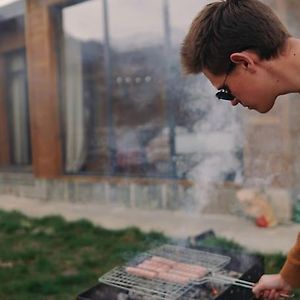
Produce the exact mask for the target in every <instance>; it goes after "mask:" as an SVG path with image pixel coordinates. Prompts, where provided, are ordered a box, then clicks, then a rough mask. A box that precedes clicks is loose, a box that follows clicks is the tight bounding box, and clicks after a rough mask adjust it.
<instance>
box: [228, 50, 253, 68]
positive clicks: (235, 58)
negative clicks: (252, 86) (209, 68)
mask: <svg viewBox="0 0 300 300" xmlns="http://www.w3.org/2000/svg"><path fill="white" fill-rule="evenodd" d="M256 59H257V57H256V55H255V54H254V53H252V52H249V51H243V52H235V53H232V54H231V55H230V60H231V61H232V62H233V63H235V64H236V65H240V66H241V67H242V68H243V69H245V70H247V71H250V72H255V66H256Z"/></svg>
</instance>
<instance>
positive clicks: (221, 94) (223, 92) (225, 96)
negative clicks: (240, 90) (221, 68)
mask: <svg viewBox="0 0 300 300" xmlns="http://www.w3.org/2000/svg"><path fill="white" fill-rule="evenodd" d="M216 97H217V98H218V99H219V100H227V101H232V100H234V98H235V96H234V95H232V93H231V91H230V89H229V88H228V87H227V86H223V87H222V88H220V89H219V90H218V92H217V93H216Z"/></svg>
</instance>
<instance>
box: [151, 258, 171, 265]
mask: <svg viewBox="0 0 300 300" xmlns="http://www.w3.org/2000/svg"><path fill="white" fill-rule="evenodd" d="M151 261H155V262H159V263H162V264H164V265H167V266H170V267H173V266H174V265H176V261H174V260H171V259H168V258H164V257H161V256H152V257H151Z"/></svg>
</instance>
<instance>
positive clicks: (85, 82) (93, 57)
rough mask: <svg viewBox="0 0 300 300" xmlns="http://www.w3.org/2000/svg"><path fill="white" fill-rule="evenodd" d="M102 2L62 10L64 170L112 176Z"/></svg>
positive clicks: (87, 3)
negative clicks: (108, 136)
mask: <svg viewBox="0 0 300 300" xmlns="http://www.w3.org/2000/svg"><path fill="white" fill-rule="evenodd" d="M103 36H104V25H103V7H102V1H100V0H92V1H86V2H83V3H80V4H77V5H73V6H69V7H66V8H64V9H63V10H62V33H61V38H60V45H59V49H60V61H61V64H60V66H61V75H62V76H61V95H62V104H63V124H64V133H65V134H64V136H65V143H64V157H65V170H66V172H69V173H78V172H100V173H104V174H105V173H108V172H109V170H110V160H109V152H108V146H107V145H108V142H107V114H106V110H107V109H106V102H107V101H106V97H107V96H106V79H105V76H106V74H105V66H104V40H103Z"/></svg>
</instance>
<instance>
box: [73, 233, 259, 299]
mask: <svg viewBox="0 0 300 300" xmlns="http://www.w3.org/2000/svg"><path fill="white" fill-rule="evenodd" d="M213 235H214V233H213V232H206V233H204V234H201V235H198V236H196V237H194V238H192V239H189V240H188V245H187V246H188V248H186V247H178V246H171V245H164V246H161V247H159V248H156V249H154V250H152V251H149V252H147V253H144V254H142V255H140V256H138V257H136V258H135V259H134V260H133V261H131V262H130V263H129V264H130V265H135V264H138V263H139V262H140V261H143V260H144V259H145V258H147V257H148V256H151V255H159V256H163V257H166V258H171V259H175V260H178V261H181V262H186V263H193V262H194V261H198V262H200V263H201V265H203V266H204V267H208V268H209V269H210V270H213V271H221V273H222V274H224V275H227V276H230V277H233V278H239V279H242V280H246V281H252V282H256V281H257V280H258V279H259V278H260V276H261V275H262V274H263V273H264V268H263V260H262V258H261V257H260V256H256V255H249V254H247V253H244V252H242V251H232V250H223V249H219V248H216V247H205V246H202V245H201V243H199V242H201V240H202V239H204V238H206V237H207V236H213ZM199 250H200V251H199ZM103 299H106V300H108V299H109V300H114V299H116V300H145V299H149V300H150V299H151V300H161V299H166V300H171V299H174V300H175V299H180V300H193V299H198V300H202V299H203V300H229V299H230V300H242V299H243V300H248V299H249V300H250V299H255V298H254V295H253V294H252V292H251V290H250V289H247V288H243V287H239V286H235V285H230V284H228V283H227V284H224V283H220V282H216V281H214V280H211V281H210V280H209V281H207V280H204V281H203V282H199V283H195V282H192V283H189V284H187V285H178V284H175V283H167V282H162V281H159V280H158V281H155V280H154V281H152V280H146V279H142V278H137V277H135V276H131V275H129V274H127V273H126V271H125V269H124V267H117V268H115V269H113V270H111V271H110V272H108V273H107V274H105V275H104V276H102V277H101V278H100V283H99V284H97V285H96V286H94V287H92V288H90V289H88V290H87V291H85V292H83V293H81V294H80V295H79V296H78V297H77V300H103Z"/></svg>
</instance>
